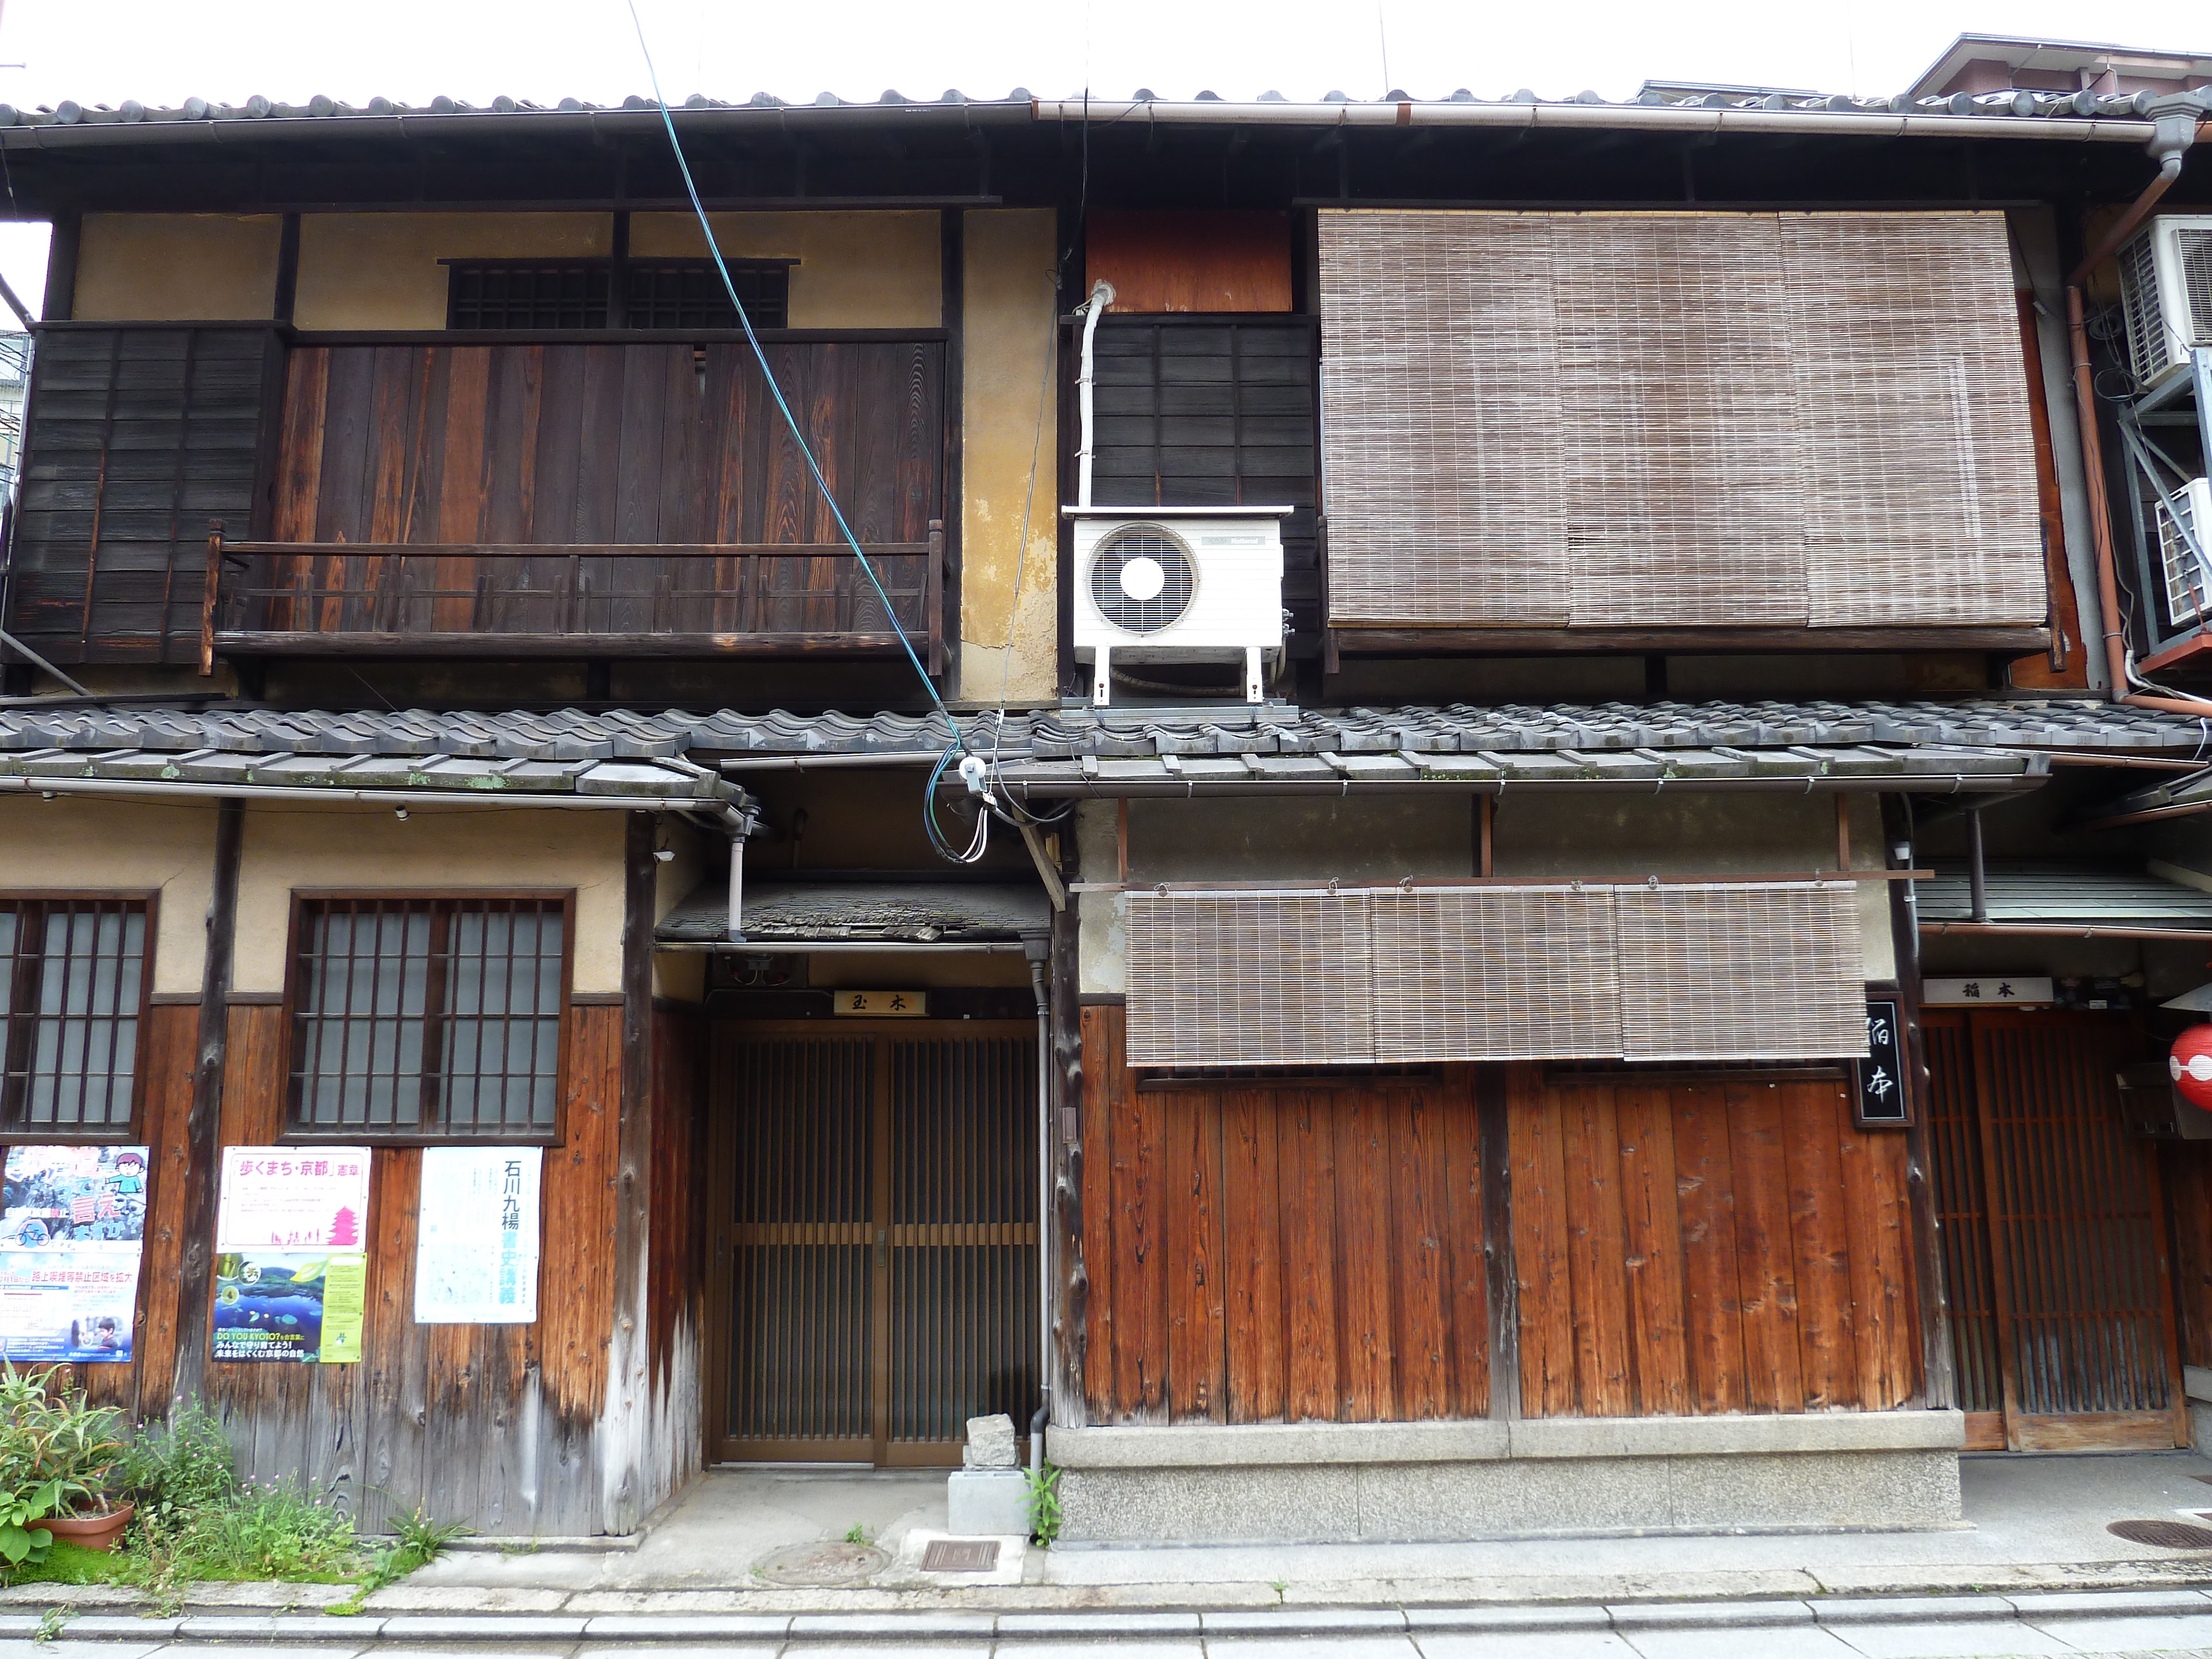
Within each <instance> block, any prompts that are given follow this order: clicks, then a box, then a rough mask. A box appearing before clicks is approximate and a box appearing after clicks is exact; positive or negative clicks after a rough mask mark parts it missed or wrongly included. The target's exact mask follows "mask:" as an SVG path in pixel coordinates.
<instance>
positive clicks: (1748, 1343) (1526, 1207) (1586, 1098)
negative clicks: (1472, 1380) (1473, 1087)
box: [1509, 1066, 1920, 1417]
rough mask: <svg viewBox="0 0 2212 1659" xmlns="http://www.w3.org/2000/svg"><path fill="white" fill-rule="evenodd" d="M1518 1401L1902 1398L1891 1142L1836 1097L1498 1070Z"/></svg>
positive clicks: (1855, 1402) (1667, 1406) (1574, 1410)
mask: <svg viewBox="0 0 2212 1659" xmlns="http://www.w3.org/2000/svg"><path fill="white" fill-rule="evenodd" d="M1509 1092H1510V1097H1511V1110H1512V1148H1513V1179H1512V1188H1513V1250H1514V1259H1515V1262H1516V1272H1517V1274H1518V1283H1519V1286H1520V1305H1521V1403H1522V1411H1523V1412H1524V1413H1526V1414H1527V1415H1528V1416H1531V1417H1552V1416H1589V1417H1633V1416H1646V1415H1671V1414H1686V1413H1711V1412H1752V1413H1778V1412H1802V1411H1824V1410H1833V1409H1838V1408H1847V1407H1856V1408H1858V1409H1862V1410H1868V1411H1879V1410H1887V1409H1890V1408H1893V1407H1900V1406H1903V1405H1905V1404H1906V1403H1908V1402H1909V1401H1911V1399H1912V1398H1913V1396H1914V1395H1916V1394H1917V1392H1918V1390H1919V1388H1920V1376H1919V1358H1918V1356H1919V1352H1920V1335H1919V1330H1918V1328H1917V1327H1918V1322H1917V1316H1916V1313H1915V1289H1914V1286H1915V1280H1914V1278H1913V1262H1912V1259H1911V1233H1910V1230H1909V1225H1908V1219H1907V1214H1906V1209H1905V1139H1904V1137H1903V1136H1902V1135H1898V1134H1883V1133H1863V1132H1861V1131H1859V1130H1858V1129H1857V1128H1855V1127H1853V1125H1852V1121H1851V1108H1850V1098H1849V1096H1848V1094H1847V1092H1846V1090H1845V1088H1844V1085H1843V1083H1842V1082H1840V1081H1830V1080H1826V1079H1819V1080H1807V1081H1789V1082H1762V1081H1759V1080H1758V1079H1756V1078H1755V1077H1747V1078H1746V1079H1745V1080H1744V1081H1743V1082H1741V1083H1735V1082H1729V1083H1728V1084H1726V1085H1722V1084H1718V1083H1709V1084H1674V1085H1671V1086H1669V1085H1667V1084H1666V1083H1664V1082H1663V1081H1662V1080H1654V1081H1652V1082H1650V1083H1645V1082H1641V1081H1638V1082H1631V1081H1629V1080H1627V1079H1624V1078H1619V1077H1615V1078H1611V1079H1600V1078H1594V1079H1592V1080H1591V1081H1589V1082H1587V1083H1585V1082H1580V1081H1577V1082H1574V1083H1571V1084H1567V1085H1564V1086H1559V1085H1553V1086H1547V1084H1546V1082H1545V1077H1544V1073H1543V1071H1542V1068H1541V1067H1538V1066H1515V1067H1513V1068H1511V1080H1510V1085H1509Z"/></svg>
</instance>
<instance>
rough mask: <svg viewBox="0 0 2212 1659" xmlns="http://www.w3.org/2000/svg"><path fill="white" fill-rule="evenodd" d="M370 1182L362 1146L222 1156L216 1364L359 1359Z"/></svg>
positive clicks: (245, 1149) (239, 1150)
mask: <svg viewBox="0 0 2212 1659" xmlns="http://www.w3.org/2000/svg"><path fill="white" fill-rule="evenodd" d="M368 1173H369V1154H368V1148H367V1147H364V1146H226V1147H224V1148H223V1151H222V1197H221V1200H220V1203H219V1206H218V1207H217V1209H216V1228H215V1248H216V1268H215V1271H216V1291H215V1319H214V1323H213V1328H212V1331H211V1332H210V1337H209V1343H210V1357H211V1358H216V1359H219V1360H285V1361H291V1362H294V1363H306V1364H324V1365H333V1364H350V1363H351V1362H353V1361H355V1360H357V1359H359V1358H361V1334H362V1318H363V1316H364V1315H365V1313H366V1311H367V1308H368V1256H367V1255H366V1254H365V1253H364V1250H363V1248H362V1246H363V1242H364V1240H365V1239H366V1237H367V1235H368Z"/></svg>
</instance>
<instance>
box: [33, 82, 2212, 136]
mask: <svg viewBox="0 0 2212 1659" xmlns="http://www.w3.org/2000/svg"><path fill="white" fill-rule="evenodd" d="M2183 95H2184V96H2189V95H2192V94H2183ZM1078 100H1081V101H1084V102H1086V103H1089V104H1093V105H1096V106H1099V107H1100V108H1101V109H1104V110H1109V111H1111V112H1115V113H1119V112H1121V111H1123V110H1125V109H1126V108H1127V107H1128V106H1142V107H1145V108H1146V109H1148V110H1149V111H1151V112H1154V113H1155V114H1156V116H1157V118H1160V119H1169V120H1172V119H1174V118H1176V113H1177V112H1178V111H1179V110H1181V111H1192V112H1195V111H1196V109H1197V106H1206V105H1222V104H1225V103H1229V102H1231V101H1232V100H1225V99H1224V98H1223V97H1222V96H1221V95H1220V94H1218V93H1214V92H1210V91H1206V92H1200V93H1198V94H1195V95H1194V96H1193V97H1190V98H1188V99H1164V98H1160V97H1158V96H1157V95H1156V94H1154V93H1153V92H1152V90H1151V89H1150V88H1138V89H1137V91H1136V92H1135V93H1133V94H1130V95H1129V96H1128V97H1127V98H1121V97H1114V98H1111V99H1109V98H1106V97H1103V96H1098V95H1091V96H1089V97H1087V98H1086V97H1084V96H1083V95H1082V94H1070V95H1069V96H1068V97H1067V98H1066V99H1048V100H1043V101H1044V102H1045V103H1047V104H1049V105H1055V106H1058V105H1065V104H1067V103H1071V102H1074V101H1078ZM1038 101H1039V100H1036V98H1035V97H1034V95H1033V94H1031V93H1030V91H1029V89H1028V88H1025V87H1016V88H1013V89H1012V91H1011V92H1009V93H1007V94H1005V95H1004V96H1003V97H999V98H990V97H983V98H974V97H970V96H969V94H966V93H963V92H962V91H960V90H959V89H958V88H948V89H946V90H945V92H943V93H941V94H938V95H937V96H936V97H934V98H930V97H918V98H917V97H909V96H908V95H907V94H904V93H902V92H900V91H898V90H897V89H896V88H890V89H887V90H885V91H884V93H882V94H880V95H878V97H875V98H853V99H848V98H841V97H839V96H838V95H837V94H835V93H830V92H821V93H817V94H815V95H814V96H813V97H811V98H799V99H787V98H783V97H781V96H779V95H777V94H775V93H769V92H757V93H754V94H752V95H751V96H750V97H749V98H744V99H720V98H710V97H708V96H706V95H705V94H698V93H695V94H692V95H691V96H690V97H689V98H687V99H685V100H684V102H683V103H682V104H681V105H678V106H675V108H676V109H677V111H678V113H679V114H683V113H690V114H696V113H698V112H714V111H720V112H732V113H746V112H751V113H756V114H758V115H760V116H763V117H764V118H769V119H775V118H779V117H781V116H782V115H784V114H786V113H787V112H793V111H834V110H848V111H851V110H876V111H882V110H896V109H906V110H919V111H928V110H940V111H960V112H966V113H967V114H968V115H969V116H970V117H972V116H974V115H976V114H979V113H984V112H1002V113H1004V114H1006V115H1009V116H1012V117H1015V118H1028V117H1029V116H1030V114H1031V112H1032V111H1033V110H1034V109H1035V108H1036V105H1037V103H1038ZM2154 101H2155V100H2154V97H2153V94H2149V93H2142V92H2138V93H2130V94H2124V95H2101V94H2094V93H2087V92H2081V93H2055V92H2026V91H2003V92H1992V93H1980V94H1968V93H1954V94H1949V95H1948V96H1941V97H1923V98H1909V97H1905V96H1897V97H1889V98H1854V97H1851V96H1850V95H1848V94H1843V93H1832V94H1795V93H1784V92H1775V93H1759V92H1756V91H1753V92H1749V93H1746V94H1733V93H1727V92H1710V93H1705V94H1698V95H1692V96H1688V97H1682V96H1673V95H1669V94H1665V93H1663V92H1660V91H1656V90H1648V91H1645V92H1644V93H1642V94H1638V96H1637V97H1636V98H1634V99H1632V100H1617V101H1616V100H1607V99H1603V98H1600V97H1599V96H1598V95H1597V94H1595V93H1594V92H1583V93H1579V94H1576V95H1575V96H1573V97H1571V98H1556V99H1547V98H1539V97H1538V96H1537V95H1536V94H1534V93H1533V92H1531V91H1528V90H1527V89H1526V88H1523V89H1522V90H1521V91H1519V92H1516V93H1514V94H1511V95H1510V97H1504V98H1478V97H1476V96H1475V94H1474V93H1472V92H1470V91H1468V90H1467V89H1466V88H1460V89H1458V90H1457V91H1455V92H1453V93H1451V94H1448V95H1447V96H1444V97H1442V98H1422V99H1416V98H1413V97H1411V96H1409V95H1408V94H1406V93H1404V92H1402V91H1399V90H1396V89H1395V88H1394V89H1393V90H1392V91H1390V92H1389V93H1388V94H1385V95H1384V96H1383V98H1381V99H1376V100H1365V99H1353V98H1350V97H1347V96H1346V94H1343V93H1341V92H1331V93H1329V94H1326V95H1325V96H1324V97H1322V98H1321V99H1319V100H1290V99H1286V98H1285V97H1284V96H1283V95H1282V94H1280V93H1278V92H1265V93H1261V94H1260V95H1259V96H1258V97H1257V98H1256V99H1252V100H1249V102H1250V103H1251V104H1253V105H1255V106H1261V105H1266V106H1285V107H1287V108H1304V109H1310V110H1313V111H1316V112H1322V111H1327V110H1332V109H1333V110H1339V111H1343V110H1357V109H1367V108H1380V109H1384V110H1389V109H1393V108H1395V106H1400V105H1406V106H1411V107H1413V108H1414V109H1419V108H1420V107H1422V106H1455V107H1458V108H1462V109H1463V108H1464V107H1465V106H1469V105H1487V106H1498V107H1501V108H1504V107H1508V106H1557V107H1579V108H1593V107H1595V108H1598V109H1620V110H1626V109H1648V108H1676V109H1685V110H1687V109H1701V110H1742V111H1747V112H1750V111H1759V112H1804V113H1817V114H1822V115H1832V114H1861V115H1869V116H1875V115H1891V116H1893V115H1915V116H1954V117H1978V118H1990V119H1996V120H2015V119H2024V120H2036V121H2045V122H2051V121H2057V122H2066V121H2080V120H2101V121H2106V122H2111V121H2115V120H2119V121H2142V120H2145V119H2147V118H2148V117H2149V115H2150V113H2151V106H2152V104H2153V102H2154ZM2166 101H2167V102H2169V103H2170V102H2171V95H2169V98H2168V99H2167V100H2166ZM2200 102H2201V103H2203V106H2204V107H2206V108H2208V109H2212V102H2207V101H2205V100H2202V98H2201V97H2200ZM579 115H581V116H593V117H599V116H617V117H619V116H623V115H638V116H651V117H653V118H656V119H657V118H658V112H657V109H656V107H655V106H654V105H653V101H652V100H650V99H647V98H645V97H642V96H639V95H636V94H633V95H631V96H630V97H628V98H625V99H623V100H622V101H621V102H620V103H619V104H606V105H600V104H591V103H586V102H585V101H583V100H580V99H575V98H563V99H562V100H559V101H558V102H557V103H554V104H550V105H548V104H543V103H538V102H535V101H532V100H529V99H518V98H512V97H507V96H504V95H502V96H500V97H495V98H493V99H491V100H489V101H488V102H486V103H483V104H474V103H471V102H468V101H467V100H463V99H459V98H453V97H446V96H440V97H435V98H432V99H431V100H428V102H427V103H422V104H413V105H410V104H404V103H400V102H398V101H396V100H392V99H389V98H372V99H370V100H368V101H367V102H366V103H364V104H361V105H353V104H348V103H343V102H340V101H339V100H335V99H331V98H326V97H314V98H310V99H307V100H305V101H304V102H300V103H286V102H283V101H279V100H271V99H269V98H264V97H258V96H257V97H252V98H248V99H246V100H245V101H244V102H242V103H238V104H222V103H212V102H210V101H209V100H206V99H204V98H188V99H186V100H185V101H184V102H183V103H181V104H178V105H171V106H161V105H155V106H149V105H147V104H144V103H142V102H140V101H139V100H137V99H125V100H124V101H123V102H122V103H120V104H118V105H114V106H109V105H106V104H93V105H85V104H82V103H79V102H77V101H76V100H70V99H64V100H62V101H61V102H60V103H58V104H54V105H51V106H49V105H40V106H39V107H37V108H35V109H18V108H16V107H15V106H12V105H7V104H0V129H7V128H94V127H110V126H120V127H131V126H141V125H155V126H159V125H204V124H209V123H216V124H230V123H246V124H252V123H262V124H296V123H302V122H316V123H323V122H351V123H356V124H362V125H366V124H369V123H374V122H391V121H393V120H421V119H422V118H441V117H447V116H470V117H477V118H484V117H505V118H512V119H515V120H522V121H527V120H538V121H546V122H550V121H556V120H557V119H558V118H560V117H562V116H579Z"/></svg>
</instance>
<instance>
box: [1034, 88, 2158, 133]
mask: <svg viewBox="0 0 2212 1659" xmlns="http://www.w3.org/2000/svg"><path fill="white" fill-rule="evenodd" d="M1030 107H1031V109H1032V110H1033V111H1034V112H1035V113H1036V118H1037V119H1038V120H1040V121H1076V122H1087V123H1088V124H1089V125H1092V126H1104V125H1114V124H1116V123H1123V122H1128V121H1132V120H1136V121H1142V122H1146V123H1154V122H1158V123H1163V124H1166V125H1179V126H1180V125H1192V126H1303V127H1316V126H1333V127H1504V128H1508V129H1520V130H1523V131H1528V130H1534V131H1551V130H1554V129H1557V130H1559V131H1576V132H1588V131H1592V130H1593V129H1597V130H1602V131H1641V132H1666V133H1681V134H1696V133H1735V132H1741V133H1765V134H1768V135H1777V134H1788V135H1790V136H1792V137H1796V136H1801V135H1803V134H1806V133H1829V134H1834V135H1837V136H1838V137H1854V138H2034V139H2043V140H2050V139H2057V140H2059V141H2061V142H2070V143H2124V144H2142V143H2148V142H2150V140H2151V138H2152V137H2153V135H2154V133H2155V132H2156V131H2157V130H2158V124H2157V123H2156V122H2155V121H2129V120H2106V119H2101V118H2087V119H2083V118H2070V117H2065V116H2050V117H2043V118H2037V117H2034V116H2015V115H1933V114H1917V113H1893V112H1875V111H1863V112H1862V111H1840V110H1798V109H1706V108H1703V107H1700V106H1691V105H1681V104H1534V103H1507V102H1499V103H1479V102H1477V103H1462V102H1437V103H1419V102H1415V101H1413V100H1399V101H1398V102H1395V103H1381V104H1351V103H1344V104H1335V103H1328V104H1292V103H1275V102H1273V101H1272V100H1271V101H1268V102H1266V103H1230V102H1228V101H1226V100H1213V99H1206V100H1192V101H1189V102H1172V103H1170V102H1166V101H1164V100H1147V101H1143V102H1139V101H1137V100H1128V99H1102V98H1091V99H1083V98H1039V99H1036V100H1032V102H1031V105H1030Z"/></svg>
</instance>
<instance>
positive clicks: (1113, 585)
mask: <svg viewBox="0 0 2212 1659" xmlns="http://www.w3.org/2000/svg"><path fill="white" fill-rule="evenodd" d="M1061 511H1062V512H1063V513H1066V516H1067V517H1068V518H1070V519H1072V520H1073V521H1074V525H1075V590H1076V591H1075V655H1076V659H1077V660H1078V661H1079V662H1088V663H1090V664H1091V668H1092V687H1093V690H1092V694H1091V702H1092V703H1093V705H1094V706H1097V707H1100V708H1103V707H1104V706H1105V705H1106V704H1107V703H1108V702H1110V701H1111V698H1112V690H1111V687H1112V679H1113V667H1112V665H1114V664H1115V663H1204V662H1230V663H1239V662H1241V663H1242V664H1243V668H1244V697H1245V701H1246V702H1262V701H1264V700H1265V696H1266V692H1265V689H1264V688H1265V684H1266V663H1267V659H1269V658H1270V657H1271V656H1273V654H1274V653H1279V652H1280V651H1281V650H1282V648H1283V533H1282V521H1283V520H1285V518H1287V517H1288V516H1289V515H1290V513H1291V508H1289V507H1150V508H1147V507H1064V508H1062V509H1061Z"/></svg>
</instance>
